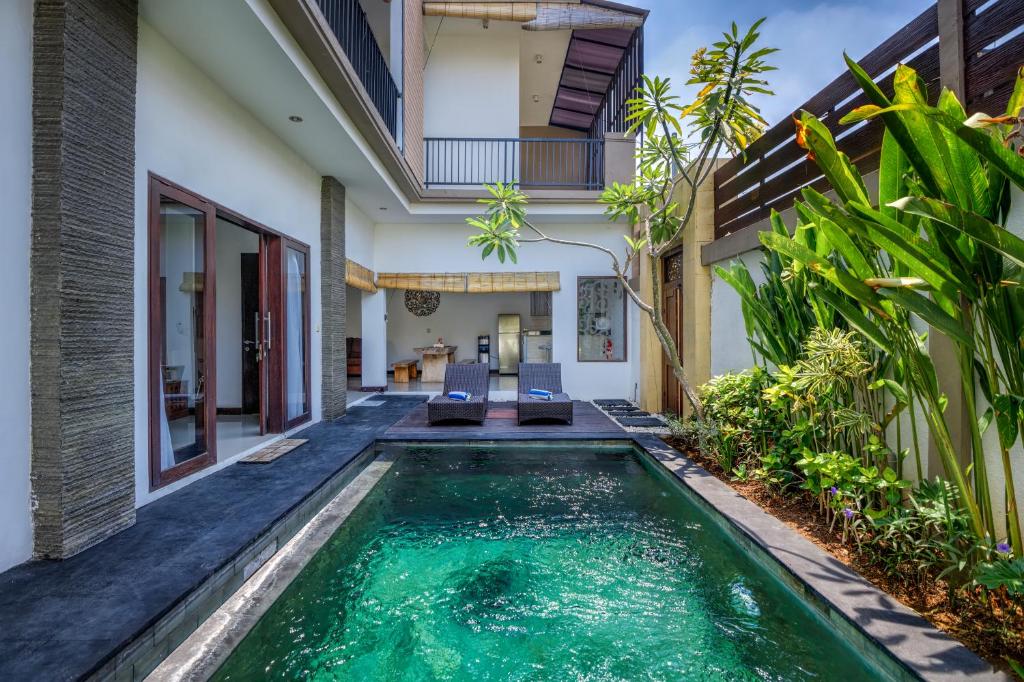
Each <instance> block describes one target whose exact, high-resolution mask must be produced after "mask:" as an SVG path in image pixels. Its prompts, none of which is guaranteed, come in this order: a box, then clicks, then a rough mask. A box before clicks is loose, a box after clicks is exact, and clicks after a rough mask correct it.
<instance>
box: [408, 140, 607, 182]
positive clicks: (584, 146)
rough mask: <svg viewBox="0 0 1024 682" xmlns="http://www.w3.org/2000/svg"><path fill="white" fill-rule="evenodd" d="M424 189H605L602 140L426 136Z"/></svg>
mask: <svg viewBox="0 0 1024 682" xmlns="http://www.w3.org/2000/svg"><path fill="white" fill-rule="evenodd" d="M424 143H425V147H426V185H427V187H438V186H442V185H445V186H467V185H469V186H477V187H479V186H480V185H484V184H489V183H495V182H505V183H508V182H515V183H517V184H518V185H519V186H520V187H546V188H551V189H587V190H597V189H601V188H602V187H604V140H595V139H588V138H566V139H562V138H515V137H509V138H484V137H460V138H456V137H428V138H426V139H425V140H424Z"/></svg>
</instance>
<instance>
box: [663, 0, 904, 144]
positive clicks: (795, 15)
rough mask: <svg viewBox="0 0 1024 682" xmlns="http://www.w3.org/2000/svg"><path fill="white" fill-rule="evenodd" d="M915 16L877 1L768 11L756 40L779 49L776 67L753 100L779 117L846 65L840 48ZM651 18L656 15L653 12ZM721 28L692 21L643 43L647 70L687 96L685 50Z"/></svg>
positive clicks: (858, 46)
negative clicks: (663, 38) (665, 39)
mask: <svg viewBox="0 0 1024 682" xmlns="http://www.w3.org/2000/svg"><path fill="white" fill-rule="evenodd" d="M908 12H909V15H908ZM914 16H916V12H914V10H913V9H908V8H907V7H903V8H900V9H898V10H897V9H893V10H891V11H888V12H887V11H884V10H880V8H879V7H877V6H865V5H838V4H829V3H820V4H816V5H814V6H812V7H809V8H806V9H799V10H797V9H785V10H781V11H777V12H775V13H771V14H769V15H768V19H767V21H765V23H764V25H763V26H762V27H761V44H762V45H764V46H770V47H777V48H779V49H780V52H777V53H776V54H774V55H772V56H771V57H770V58H769V62H770V63H771V64H773V65H774V66H777V67H778V71H772V72H770V73H768V74H766V75H767V78H768V80H769V81H770V84H771V89H772V90H774V91H775V93H776V94H775V96H774V97H759V98H758V99H756V100H755V103H756V104H757V105H758V106H760V107H761V111H762V114H763V115H764V117H765V119H767V121H768V122H769V124H772V125H773V124H775V123H777V122H779V121H780V120H782V119H783V118H784V117H786V116H788V115H789V114H790V113H792V112H793V111H794V110H795V109H796V108H797V107H799V106H800V105H801V104H803V103H804V102H806V101H807V100H808V99H809V98H810V97H811V96H812V95H814V94H815V93H816V92H818V91H819V90H821V89H822V88H823V87H825V86H826V85H828V84H829V83H830V82H831V81H832V80H833V79H834V78H836V77H837V76H839V75H840V74H841V73H842V72H843V71H844V70H845V69H846V65H845V64H844V62H843V51H844V50H845V51H847V52H849V54H850V55H851V56H853V57H855V58H858V59H859V58H860V57H863V56H864V55H865V54H867V53H868V52H870V51H871V50H872V49H874V48H875V47H876V46H877V45H879V44H880V43H881V42H882V41H883V40H885V39H886V38H888V37H889V36H890V35H892V34H893V33H895V32H896V31H897V30H899V29H900V28H901V27H902V26H904V25H905V24H906V23H907V22H908V21H909V20H910V19H912V18H913V17H914ZM651 19H654V20H657V17H655V13H654V12H652V14H651ZM724 28H726V26H724V25H723V26H712V25H691V26H689V27H688V28H687V29H686V30H684V31H683V32H682V33H681V34H679V35H678V37H677V38H676V39H675V40H674V41H673V42H672V43H671V44H669V45H668V46H666V47H662V48H661V49H655V50H652V49H651V47H650V46H648V52H647V64H646V70H647V72H648V74H650V75H654V74H657V75H660V76H669V77H671V78H672V83H673V91H674V92H676V94H679V95H681V96H683V98H684V99H686V98H687V97H689V96H692V95H693V94H694V93H692V92H691V91H689V90H686V91H683V88H682V84H683V83H685V82H686V80H687V79H688V77H689V64H690V55H692V54H693V52H694V50H696V49H697V48H698V47H700V46H702V45H706V44H708V43H710V42H713V41H714V40H716V39H717V38H718V37H719V36H721V33H722V30H723V29H724ZM744 28H745V26H742V25H741V29H744Z"/></svg>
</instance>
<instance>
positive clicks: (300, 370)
mask: <svg viewBox="0 0 1024 682" xmlns="http://www.w3.org/2000/svg"><path fill="white" fill-rule="evenodd" d="M308 259H309V249H308V248H307V247H305V246H301V245H299V244H297V243H293V242H290V241H286V242H285V248H284V297H283V298H284V301H283V308H284V311H283V313H284V322H285V323H284V331H285V336H284V345H285V348H284V352H285V358H284V360H285V361H284V389H285V400H284V404H285V427H286V428H291V427H292V426H295V425H297V424H300V423H302V422H304V421H306V420H308V419H309V417H310V391H309V274H308V272H309V267H308V263H307V261H308Z"/></svg>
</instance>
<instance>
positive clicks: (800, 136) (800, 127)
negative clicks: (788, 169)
mask: <svg viewBox="0 0 1024 682" xmlns="http://www.w3.org/2000/svg"><path fill="white" fill-rule="evenodd" d="M793 123H795V124H796V143H797V144H798V145H800V148H801V149H806V150H807V158H808V159H809V160H811V161H814V152H813V151H812V150H811V148H810V147H808V146H807V126H805V125H804V124H803V123H802V122H801V121H800V119H799V118H797V117H796V116H794V117H793Z"/></svg>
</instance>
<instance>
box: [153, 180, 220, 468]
mask: <svg viewBox="0 0 1024 682" xmlns="http://www.w3.org/2000/svg"><path fill="white" fill-rule="evenodd" d="M205 239H206V213H205V212H204V211H201V210H198V209H195V208H193V207H191V206H186V205H185V204H182V203H180V202H177V201H174V200H172V199H168V198H167V197H161V199H160V226H159V242H160V246H159V249H160V251H159V258H160V276H159V305H160V320H161V325H160V326H161V329H160V341H159V343H160V349H159V353H160V355H159V358H160V376H159V378H158V386H159V405H160V407H159V410H160V425H159V428H160V458H159V463H160V469H159V470H160V471H161V472H163V471H167V470H169V469H172V468H174V467H176V466H178V465H179V464H183V463H185V462H187V461H189V460H191V459H194V458H196V457H199V456H200V455H202V454H204V453H206V452H207V450H208V435H209V434H208V431H207V424H206V417H207V410H206V392H207V391H206V389H207V365H208V363H209V361H210V358H208V357H207V343H206V326H207V325H206V292H205V288H206V286H205V285H206V281H205V275H206V255H205V246H204V242H205Z"/></svg>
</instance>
